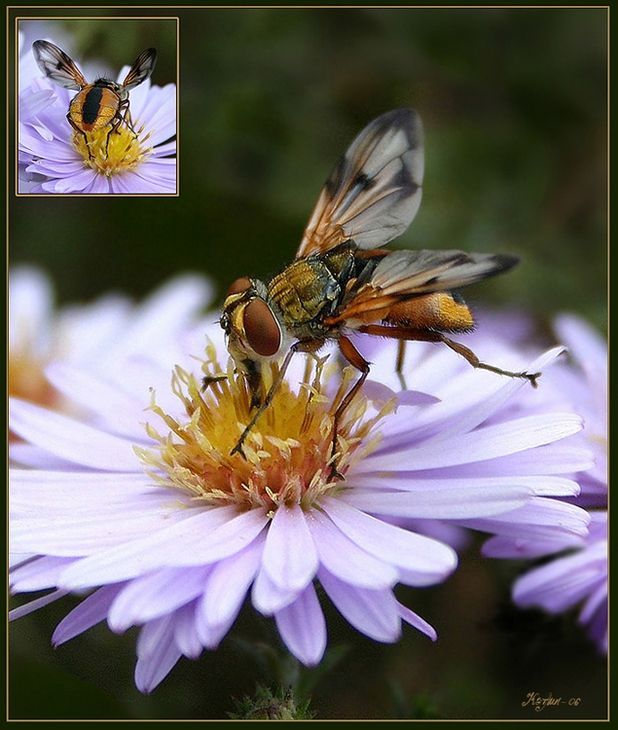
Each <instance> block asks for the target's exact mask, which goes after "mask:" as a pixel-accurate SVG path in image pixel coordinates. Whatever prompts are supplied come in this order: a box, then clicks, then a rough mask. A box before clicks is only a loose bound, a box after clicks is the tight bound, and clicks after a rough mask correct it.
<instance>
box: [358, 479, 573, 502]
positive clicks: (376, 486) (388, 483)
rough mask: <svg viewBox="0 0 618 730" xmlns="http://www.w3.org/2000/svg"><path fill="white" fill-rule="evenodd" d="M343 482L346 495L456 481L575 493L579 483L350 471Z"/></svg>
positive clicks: (467, 485)
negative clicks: (424, 476)
mask: <svg viewBox="0 0 618 730" xmlns="http://www.w3.org/2000/svg"><path fill="white" fill-rule="evenodd" d="M346 484H347V485H348V486H349V487H350V488H351V489H352V490H354V491H350V492H349V493H347V494H349V495H354V494H356V490H357V489H358V490H362V489H363V488H365V489H370V490H372V491H376V490H384V489H388V490H394V489H397V490H402V491H405V492H411V493H413V494H414V495H417V494H418V493H421V494H423V493H427V492H430V493H434V492H436V491H440V490H443V489H444V490H451V489H453V487H454V486H455V485H456V487H457V489H458V490H460V492H461V493H462V494H463V493H465V492H466V491H467V490H469V489H470V490H474V489H478V488H479V487H492V486H493V487H495V489H496V491H499V490H501V489H503V488H505V487H514V486H518V487H523V488H524V489H527V490H529V491H530V492H531V493H532V494H535V495H537V496H551V497H575V496H577V495H578V494H579V492H580V488H579V484H578V483H577V482H576V481H574V480H573V479H566V478H564V477H556V476H545V475H543V476H536V475H533V476H530V475H526V476H502V477H501V476H495V477H470V476H465V477H457V476H455V475H453V477H452V478H440V479H436V478H433V479H432V478H425V479H419V478H418V477H417V476H416V475H415V476H401V475H400V474H398V475H397V476H395V475H389V476H386V477H380V476H378V475H374V474H358V475H355V474H352V475H348V477H347V478H346Z"/></svg>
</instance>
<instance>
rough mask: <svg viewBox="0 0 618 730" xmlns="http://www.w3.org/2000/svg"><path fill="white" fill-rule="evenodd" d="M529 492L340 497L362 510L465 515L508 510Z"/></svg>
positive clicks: (508, 488) (487, 489)
mask: <svg viewBox="0 0 618 730" xmlns="http://www.w3.org/2000/svg"><path fill="white" fill-rule="evenodd" d="M532 494H533V492H532V491H531V490H530V489H527V488H526V487H523V486H520V485H506V484H504V485H502V486H500V487H497V488H496V487H494V486H484V487H469V488H467V489H460V488H459V487H457V486H455V487H452V488H451V489H447V488H444V487H443V488H441V489H437V490H435V491H434V492H417V491H414V492H384V491H381V490H368V489H363V490H360V489H359V490H354V491H353V492H350V493H347V494H342V495H341V496H340V500H341V501H343V502H345V503H346V504H349V505H351V506H353V507H356V508H357V509H360V510H363V511H365V512H373V513H378V514H383V515H392V516H393V517H416V518H419V517H421V518H422V517H425V518H430V519H443V520H449V519H467V518H471V517H487V516H491V515H496V514H501V513H503V512H509V511H510V510H513V509H516V508H517V507H520V506H521V505H523V504H525V503H526V502H527V501H528V499H529V498H530V497H531V496H532Z"/></svg>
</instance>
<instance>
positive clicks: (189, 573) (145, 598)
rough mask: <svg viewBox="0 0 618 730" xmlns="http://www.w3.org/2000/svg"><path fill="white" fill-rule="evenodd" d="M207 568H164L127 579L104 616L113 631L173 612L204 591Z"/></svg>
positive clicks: (122, 629) (124, 629) (118, 631)
mask: <svg viewBox="0 0 618 730" xmlns="http://www.w3.org/2000/svg"><path fill="white" fill-rule="evenodd" d="M208 570H209V569H208V568H164V569H162V570H157V571H156V572H154V573H150V574H148V575H144V576H142V577H141V578H136V579H134V580H132V581H130V582H129V583H128V584H127V585H126V586H125V587H124V588H123V589H122V591H121V592H120V593H119V594H118V596H117V597H116V600H115V601H114V603H113V604H112V607H111V609H110V611H109V615H108V617H107V623H108V624H109V627H110V629H111V630H112V631H115V632H117V633H121V632H123V631H126V629H128V628H129V626H133V625H134V624H144V623H147V622H148V621H152V619H155V618H159V617H160V616H164V615H166V614H169V613H172V612H173V611H175V610H176V609H177V608H180V606H184V605H185V604H186V603H189V602H190V601H192V600H193V599H194V598H196V597H197V596H199V595H201V593H202V591H203V590H204V585H205V582H206V576H207V575H208Z"/></svg>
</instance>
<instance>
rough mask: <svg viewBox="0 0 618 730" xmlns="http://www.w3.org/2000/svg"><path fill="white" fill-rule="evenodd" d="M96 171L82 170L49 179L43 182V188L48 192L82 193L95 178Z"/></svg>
mask: <svg viewBox="0 0 618 730" xmlns="http://www.w3.org/2000/svg"><path fill="white" fill-rule="evenodd" d="M97 174H98V173H97V172H95V171H94V170H84V171H83V172H80V173H77V175H70V176H68V177H65V178H60V179H59V180H50V181H49V182H45V183H43V190H46V191H47V192H48V193H59V194H66V193H82V192H83V191H84V190H85V188H87V187H88V185H90V184H91V183H92V182H93V181H94V180H95V178H96V176H97Z"/></svg>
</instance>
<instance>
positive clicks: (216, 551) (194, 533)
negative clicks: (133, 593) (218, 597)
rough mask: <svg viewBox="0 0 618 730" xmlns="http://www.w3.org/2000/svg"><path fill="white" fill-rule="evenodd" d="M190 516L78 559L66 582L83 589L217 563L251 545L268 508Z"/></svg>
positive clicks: (223, 509)
mask: <svg viewBox="0 0 618 730" xmlns="http://www.w3.org/2000/svg"><path fill="white" fill-rule="evenodd" d="M177 511H178V510H177ZM182 511H183V510H180V512H182ZM186 511H187V510H185V512H186ZM172 514H173V513H172ZM189 515H190V516H189V517H187V518H186V519H183V520H181V521H180V522H178V523H176V524H174V525H172V526H171V527H169V528H162V529H159V530H157V531H155V532H154V533H153V534H151V535H148V536H146V537H143V538H140V539H138V540H131V541H129V542H125V543H123V544H121V545H118V546H117V547H115V548H112V549H110V550H106V551H104V552H102V553H100V554H97V555H91V556H90V557H87V558H84V559H83V560H80V561H79V562H78V563H76V564H75V565H72V566H71V567H70V568H68V570H67V571H66V572H65V574H64V575H63V579H62V584H63V585H66V586H67V587H70V588H72V589H73V590H79V589H80V588H87V587H89V586H92V585H97V584H101V583H115V582H117V581H119V580H127V579H129V578H135V577H137V576H138V575H144V574H145V573H146V572H148V571H149V570H154V569H156V568H161V567H181V566H192V565H206V564H208V563H214V562H216V561H217V560H221V559H222V558H225V557H228V556H229V555H233V554H234V553H237V552H240V550H242V549H243V548H244V547H245V546H246V545H248V544H249V543H250V542H253V540H254V539H255V537H256V536H257V535H258V534H259V533H260V532H261V530H262V529H263V528H264V525H265V524H266V522H267V520H268V518H267V517H266V515H265V514H264V510H252V511H250V512H245V513H242V514H240V515H237V512H236V508H235V507H214V508H209V509H200V510H199V511H198V512H197V514H195V513H191V512H189ZM235 515H237V516H235Z"/></svg>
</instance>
